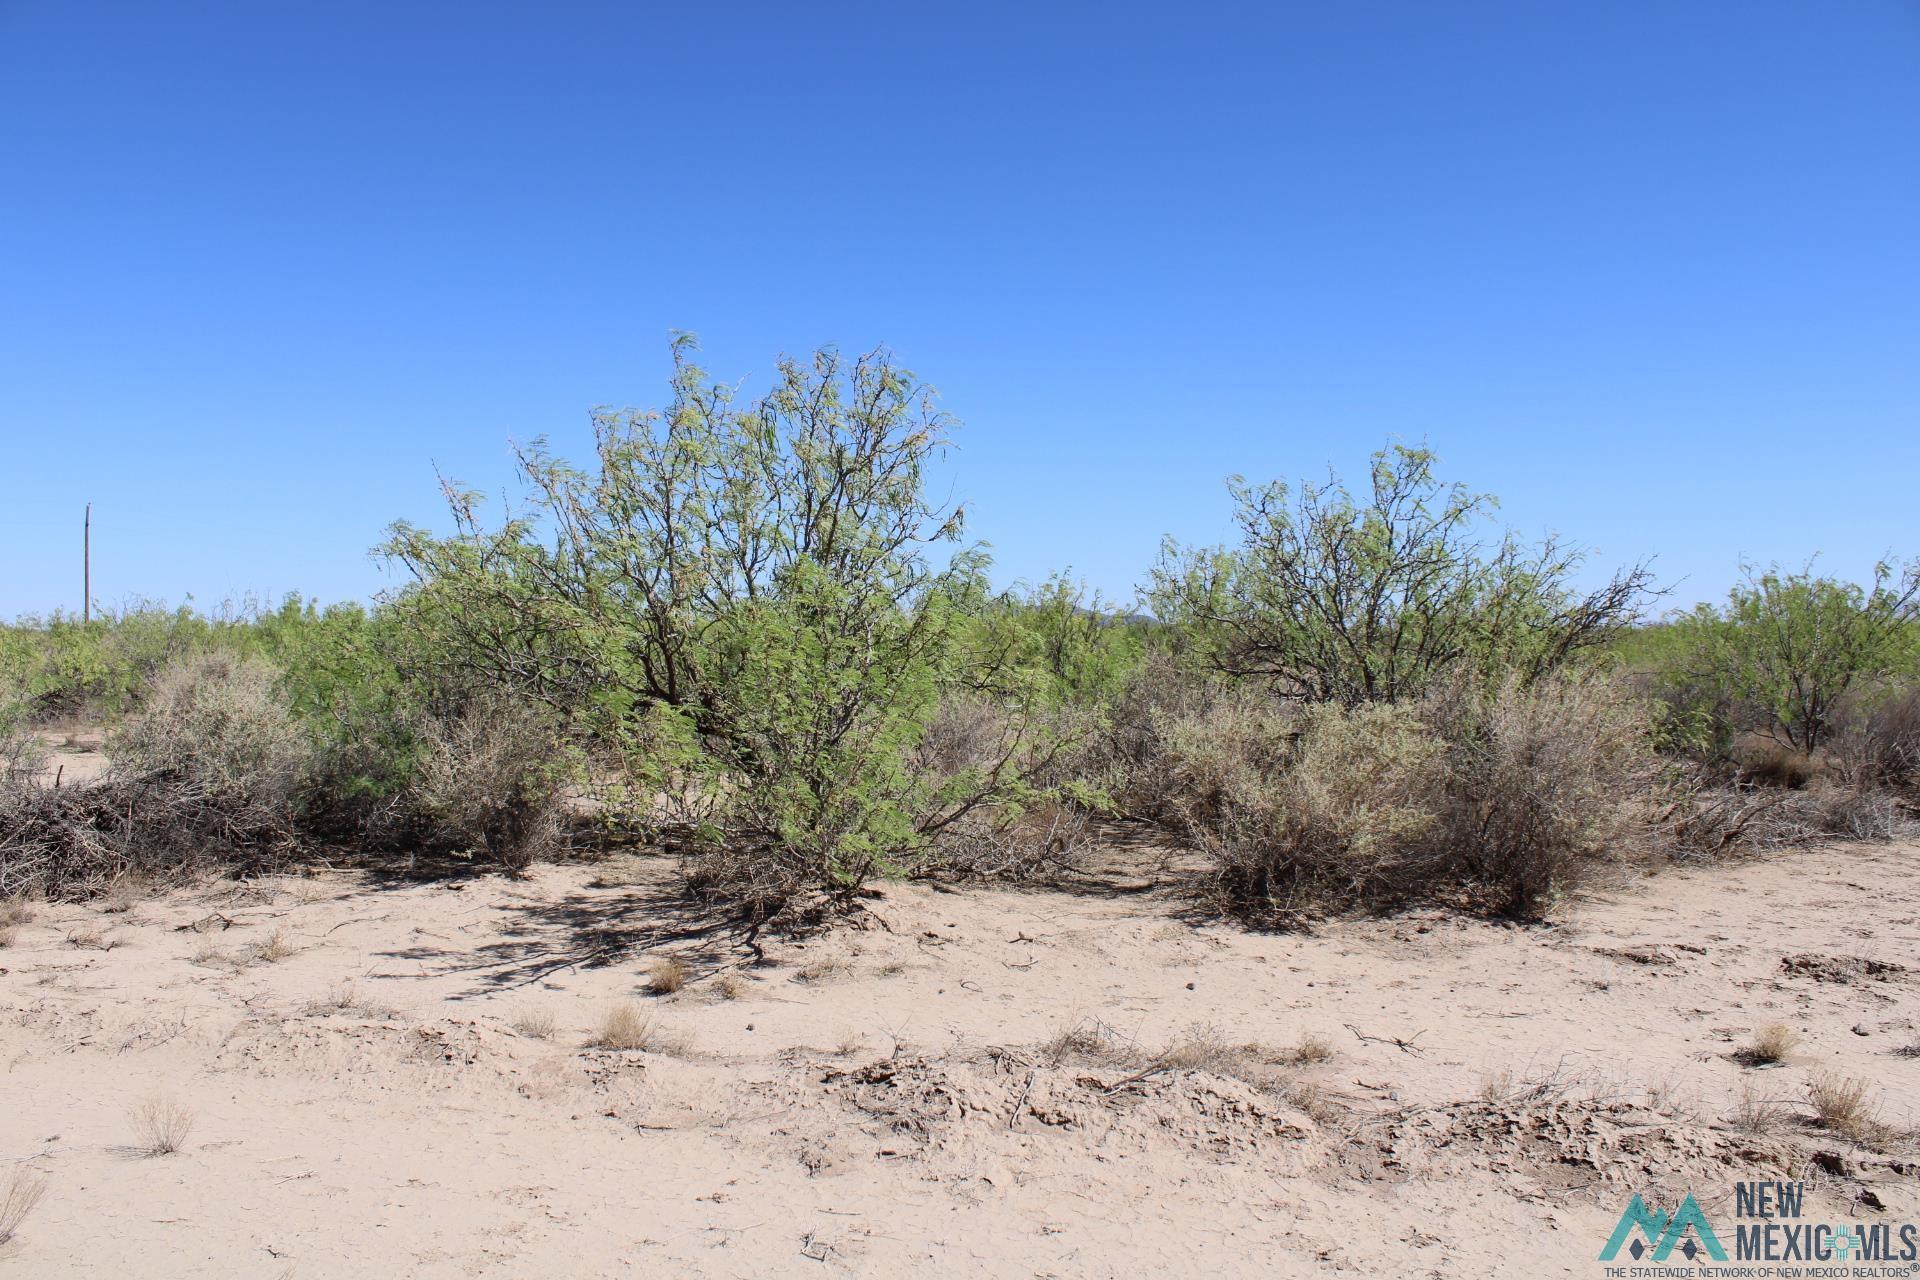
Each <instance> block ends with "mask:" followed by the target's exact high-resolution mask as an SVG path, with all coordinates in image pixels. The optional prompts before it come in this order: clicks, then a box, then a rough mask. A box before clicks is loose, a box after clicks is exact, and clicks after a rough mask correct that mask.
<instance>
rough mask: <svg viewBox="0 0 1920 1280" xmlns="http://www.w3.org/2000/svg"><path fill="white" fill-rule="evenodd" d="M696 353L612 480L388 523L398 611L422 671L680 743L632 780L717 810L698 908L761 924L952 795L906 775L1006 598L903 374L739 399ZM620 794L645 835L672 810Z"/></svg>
mask: <svg viewBox="0 0 1920 1280" xmlns="http://www.w3.org/2000/svg"><path fill="white" fill-rule="evenodd" d="M690 351H691V344H690V342H688V341H682V342H679V343H676V345H675V348H674V360H675V374H674V380H673V391H674V397H673V401H672V403H671V405H670V407H669V408H668V409H667V410H666V411H665V412H663V413H659V414H654V413H642V412H637V411H627V412H606V413H601V414H599V415H597V416H596V447H595V454H596V457H595V465H594V468H593V469H592V471H590V472H588V471H581V470H577V469H575V468H573V467H571V466H569V465H567V464H566V463H564V462H561V461H559V460H558V459H556V458H554V457H553V456H551V455H550V454H549V453H548V452H547V451H546V449H545V448H544V446H541V445H537V444H536V445H535V446H534V447H532V448H530V449H528V450H526V451H524V452H523V453H522V455H521V457H520V465H521V471H522V475H523V477H524V479H525V480H526V482H527V487H528V490H529V498H528V502H527V504H526V505H525V507H524V512H525V514H524V515H523V517H521V518H519V519H514V520H509V521H507V522H506V523H504V524H502V525H500V526H499V527H497V528H488V527H485V526H484V525H483V524H482V522H481V521H480V520H479V518H478V516H477V515H476V512H475V505H474V499H473V498H472V496H471V495H468V494H464V493H460V492H458V491H450V494H449V496H450V499H451V502H452V508H453V513H454V516H455V524H456V529H455V532H454V533H453V535H452V536H450V537H436V536H433V535H431V534H429V533H427V532H425V531H423V530H420V529H417V528H413V527H411V526H406V525H401V526H397V527H396V528H395V529H394V531H393V536H392V539H391V541H390V542H389V544H388V550H389V552H390V554H391V555H393V556H394V557H395V558H396V559H397V560H399V561H400V562H401V563H402V564H404V565H405V566H406V567H407V568H408V569H409V570H411V572H412V573H413V575H414V577H415V584H414V585H413V586H411V587H410V588H408V590H407V591H406V592H405V593H404V594H403V596H402V598H401V599H400V600H399V601H398V602H397V607H398V609H400V610H401V611H402V612H404V613H405V615H406V616H407V617H408V618H409V620H410V622H411V624H412V626H413V629H414V630H415V632H416V633H417V634H419V635H421V636H423V637H430V641H429V642H427V643H423V644H421V645H419V646H417V647H416V648H414V649H413V650H412V651H411V653H410V657H409V660H408V662H406V663H403V674H405V675H406V676H408V677H409V678H412V679H426V680H428V681H430V682H433V683H438V684H441V685H445V686H449V687H452V686H459V685H462V684H465V685H476V684H477V685H480V686H487V687H497V688H502V689H506V690H510V691H512V692H513V694H514V695H515V696H516V697H521V698H526V699H530V700H532V701H534V702H537V703H540V704H542V705H545V706H547V707H549V708H551V709H552V710H553V711H554V713H555V714H556V715H557V716H558V717H560V719H561V721H562V724H563V726H564V728H565V730H566V731H567V732H568V733H569V734H572V735H576V736H577V737H579V738H580V739H582V740H585V741H587V742H589V743H592V744H595V745H597V746H598V747H599V748H600V749H602V750H604V751H606V752H608V753H611V754H613V755H614V756H616V757H631V756H632V755H634V754H635V753H636V752H637V751H640V750H643V749H650V748H665V749H666V752H667V754H666V756H665V757H664V758H662V759H658V760H653V761H645V760H643V761H641V762H640V764H639V767H637V768H635V767H632V766H630V765H629V766H626V767H624V768H623V772H624V774H625V775H626V777H625V778H624V779H623V787H624V786H626V785H627V783H629V782H634V781H637V782H639V783H641V784H643V785H645V784H648V783H652V784H655V785H658V784H669V783H670V784H671V785H673V786H674V787H677V788H678V789H679V791H680V792H681V793H682V794H693V795H696V796H698V797H700V799H701V807H702V808H703V809H704V811H705V813H704V820H703V821H702V822H701V823H699V824H698V825H697V826H696V827H695V828H694V829H693V830H691V831H687V832H684V833H681V835H680V836H679V837H677V839H679V840H680V841H681V844H682V847H684V848H687V849H689V850H690V851H692V852H694V853H695V854H696V855H697V862H698V866H697V869H696V879H697V881H698V883H699V884H700V885H701V886H702V887H704V888H706V889H707V890H709V891H711V892H714V893H717V894H722V895H725V896H727V897H729V898H732V899H735V900H738V901H740V902H742V903H743V904H744V905H745V906H746V908H747V909H748V911H749V912H750V913H751V914H752V915H754V916H755V917H758V918H765V917H768V916H771V915H773V914H777V913H779V912H780V911H782V910H783V909H784V908H785V907H786V906H787V905H788V904H789V903H790V902H791V901H792V900H794V899H795V898H796V897H797V896H800V895H806V894H823V895H825V896H826V897H827V898H829V899H831V900H834V901H836V902H840V903H844V902H847V901H848V900H849V899H850V896H851V894H852V893H853V892H854V891H855V890H857V889H858V888H859V886H860V885H861V884H862V883H864V882H865V881H866V880H867V879H868V878H869V877H871V876H872V875H874V874H877V873H883V872H887V871H890V870H898V869H904V868H906V867H908V866H910V865H911V864H912V863H913V861H914V860H915V859H916V858H917V857H919V856H921V855H922V854H924V853H925V851H926V850H927V847H928V845H929V843H930V841H931V839H932V828H933V827H934V826H936V825H937V824H938V823H939V822H940V820H941V817H942V812H941V811H942V807H943V805H946V806H950V804H951V802H953V801H954V800H955V798H954V797H953V796H951V795H947V794H943V793H942V792H943V788H942V787H940V786H938V785H935V783H934V782H933V780H930V779H928V778H926V777H924V776H921V775H918V774H916V773H915V772H914V771H913V769H912V768H911V767H910V760H911V757H912V753H913V751H914V748H915V747H916V745H917V743H918V741H919V739H920V737H921V734H922V733H923V731H924V728H925V726H926V724H927V723H928V722H929V720H930V719H931V718H932V717H933V715H934V713H935V709H936V708H937V707H938V706H939V705H940V703H941V699H942V698H943V696H945V695H946V694H947V693H948V692H949V691H952V690H955V689H958V688H963V687H966V686H967V680H966V677H967V675H968V671H967V666H968V662H967V659H968V657H969V656H970V655H974V654H977V653H978V647H977V646H975V645H974V644H973V643H972V641H973V638H974V635H975V632H976V626H975V620H976V619H978V617H979V616H980V614H981V613H982V611H983V609H984V608H985V606H986V602H987V599H988V595H987V592H986V590H985V584H984V576H983V573H984V568H985V558H984V556H983V555H982V554H980V553H979V552H978V551H976V550H969V549H965V548H960V547H958V545H957V544H958V542H959V539H960V537H961V529H962V524H961V518H960V513H959V512H958V511H947V510H944V509H940V508H936V507H935V506H934V505H932V504H931V503H930V502H929V501H928V500H927V498H926V496H925V492H924V489H925V486H924V472H925V468H926V466H927V464H928V462H929V460H930V459H931V458H932V457H933V456H934V455H935V454H936V453H937V452H938V451H939V450H940V449H941V448H942V447H943V445H944V441H945V437H946V432H947V430H948V427H949V425H950V424H949V422H948V419H947V418H946V417H945V415H943V414H942V413H940V412H939V411H938V410H937V409H936V408H935V407H934V406H933V403H932V398H931V393H930V391H929V390H928V389H927V388H926V387H925V386H924V385H922V384H921V383H919V382H918V381H917V380H916V379H915V378H914V377H913V376H912V375H911V374H910V373H908V372H907V371H905V370H903V369H901V368H899V367H898V366H897V365H895V364H894V363H893V362H892V360H891V359H890V358H889V357H887V356H886V355H885V354H884V353H874V354H871V355H867V356H862V357H859V358H857V359H852V360H848V359H845V358H843V357H841V356H840V355H839V354H838V353H836V352H833V351H831V350H823V351H820V352H818V353H816V354H815V356H814V357H813V359H812V360H811V361H808V362H801V361H793V360H789V361H784V362H782V364H781V365H780V367H779V372H778V376H777V378H776V380H775V385H774V387H773V389H772V390H771V391H770V392H769V393H768V394H767V395H766V396H764V397H762V398H761V399H759V400H757V401H755V402H753V403H752V404H751V405H747V406H739V405H736V403H735V401H734V397H733V393H732V391H731V389H730V388H727V387H725V386H722V385H714V384H711V383H710V382H709V381H708V379H707V377H706V375H705V374H704V373H703V372H702V371H701V370H700V369H699V368H698V367H697V366H695V365H693V364H692V363H691V362H690V359H689V353H690ZM942 547H947V548H950V549H951V550H950V551H949V553H948V554H947V555H946V556H945V558H944V559H942V558H941V556H940V555H939V554H938V552H939V551H940V549H941V548H942ZM993 683H994V687H995V689H996V691H997V692H998V693H999V694H1000V695H1001V696H1003V697H1007V698H1013V699H1021V698H1024V697H1028V696H1031V691H1030V687H1029V686H1026V685H1023V684H1022V682H1019V681H999V682H993ZM989 785H991V783H989ZM621 798H622V799H623V801H624V802H625V804H626V805H628V806H629V809H630V816H633V817H634V819H635V820H636V821H641V822H646V821H648V820H649V819H648V815H650V814H652V813H654V812H656V811H657V810H658V809H660V808H661V807H663V805H670V804H672V803H673V802H674V797H673V796H671V795H668V796H663V795H661V794H658V793H656V794H651V795H649V794H645V793H644V791H636V790H633V789H628V790H627V791H626V794H624V795H623V796H622V797H621Z"/></svg>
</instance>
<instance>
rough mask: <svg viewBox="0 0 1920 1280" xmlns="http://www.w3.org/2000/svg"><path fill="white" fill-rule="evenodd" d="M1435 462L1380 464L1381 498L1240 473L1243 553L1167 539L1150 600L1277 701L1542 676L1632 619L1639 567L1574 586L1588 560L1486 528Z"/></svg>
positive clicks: (1361, 697) (1237, 493) (1372, 696)
mask: <svg viewBox="0 0 1920 1280" xmlns="http://www.w3.org/2000/svg"><path fill="white" fill-rule="evenodd" d="M1433 465H1434V456H1433V455H1432V454H1431V453H1429V452H1427V451H1426V450H1424V449H1408V448H1402V447H1399V446H1395V447H1394V448H1392V449H1390V450H1385V451H1382V452H1380V453H1377V454H1375V455H1374V458H1373V469H1372V476H1371V480H1372V487H1371V495H1370V496H1369V497H1368V498H1367V499H1365V500H1357V499H1355V498H1354V497H1353V496H1352V495H1351V494H1350V493H1349V492H1348V491H1347V489H1346V487H1345V486H1344V485H1342V484H1341V483H1340V482H1339V481H1338V480H1330V481H1329V482H1328V483H1327V484H1325V485H1311V484H1309V485H1304V486H1302V488H1301V490H1300V494H1299V498H1298V500H1297V502H1296V501H1293V500H1292V499H1291V494H1290V491H1289V490H1288V488H1287V486H1286V485H1285V484H1282V483H1278V482H1276V483H1273V484H1270V485H1267V486H1264V487H1256V486H1253V485H1249V484H1248V483H1246V482H1245V481H1244V480H1242V479H1240V478H1238V477H1235V478H1234V480H1233V481H1232V482H1231V485H1230V488H1231V491H1232V493H1233V496H1234V500H1235V503H1236V505H1237V508H1238V511H1237V515H1236V519H1237V522H1238V524H1239V526H1240V536H1241V540H1240V545H1239V546H1238V547H1236V548H1232V549H1224V548H1213V549H1200V550H1193V549H1183V548H1181V547H1179V546H1177V545H1176V544H1174V543H1173V542H1171V541H1169V542H1168V543H1167V544H1166V546H1165V549H1164V550H1163V552H1162V555H1161V560H1160V563H1159V565H1158V566H1157V567H1156V568H1155V569H1154V571H1153V575H1152V580H1151V584H1150V586H1149V589H1148V598H1149V599H1150V600H1151V602H1152V604H1153V607H1154V611H1155V613H1156V614H1157V615H1158V616H1159V617H1160V618H1162V619H1163V620H1165V621H1167V622H1170V623H1175V624H1177V625H1178V626H1180V627H1181V628H1183V629H1185V630H1187V631H1188V632H1190V633H1191V639H1192V643H1193V644H1194V645H1195V652H1196V656H1197V657H1198V659H1199V660H1200V661H1201V662H1203V663H1204V664H1206V665H1207V666H1209V667H1210V668H1212V669H1213V670H1217V671H1219V672H1221V673H1223V674H1226V675H1229V676H1234V677H1242V678H1253V679H1257V680H1259V681H1261V682H1263V683H1266V684H1268V685H1270V686H1271V687H1273V688H1274V689H1276V690H1277V691H1278V692H1280V693H1282V694H1284V695H1286V696H1289V697H1297V698H1302V699H1305V700H1308V701H1315V702H1338V703H1340V704H1342V705H1345V706H1356V705H1358V704H1360V703H1363V702H1374V701H1386V702H1392V701H1397V700H1400V699H1402V698H1411V697H1418V696H1419V695H1420V694H1421V693H1423V692H1424V691H1426V690H1427V689H1428V688H1431V687H1433V686H1434V685H1435V684H1436V683H1437V682H1438V681H1440V680H1441V679H1443V678H1452V677H1456V676H1459V675H1461V674H1463V673H1464V674H1469V675H1472V676H1473V677H1475V678H1478V679H1482V680H1487V681H1494V680H1499V679H1502V678H1505V677H1506V676H1507V675H1510V674H1511V675H1516V676H1518V677H1519V678H1522V679H1536V678H1538V677H1540V676H1542V675H1544V674H1546V673H1548V672H1551V671H1554V670H1557V669H1559V668H1561V667H1563V666H1565V665H1567V664H1568V663H1570V662H1572V661H1574V660H1576V659H1577V658H1579V657H1581V656H1582V655H1585V654H1588V653H1590V652H1592V651H1595V650H1598V649H1600V648H1601V647H1603V646H1604V645H1605V644H1607V642H1608V641H1609V640H1611V639H1612V638H1613V637H1614V636H1615V635H1617V634H1618V633H1619V632H1620V631H1622V630H1623V629H1624V628H1626V627H1627V626H1628V625H1630V624H1631V623H1632V621H1633V620H1634V618H1635V616H1636V615H1637V612H1638V608H1639V605H1640V603H1641V602H1642V600H1643V599H1644V598H1645V596H1646V594H1647V589H1648V585H1649V583H1650V581H1651V577H1650V574H1649V573H1648V571H1647V569H1646V568H1645V567H1644V566H1636V567H1634V568H1632V569H1628V570H1626V571H1624V572H1622V573H1619V574H1616V575H1615V576H1614V577H1613V578H1612V579H1611V580H1610V581H1608V582H1607V583H1606V584H1605V585H1604V586H1602V587H1601V588H1599V589H1598V590H1597V591H1592V592H1584V593H1583V592H1581V591H1579V590H1577V589H1576V588H1575V587H1574V586H1573V578H1574V575H1575V573H1576V571H1577V570H1578V569H1579V568H1580V566H1581V564H1582V563H1583V561H1584V559H1585V556H1584V553H1582V552H1581V551H1579V550H1577V549H1571V548H1568V547H1566V546H1564V545H1562V544H1561V543H1559V542H1557V541H1554V540H1552V539H1549V540H1547V541H1546V542H1544V543H1542V544H1540V545H1538V546H1535V547H1527V546H1525V545H1523V544H1522V543H1521V542H1520V541H1519V540H1518V539H1517V538H1516V537H1515V536H1514V535H1513V534H1511V533H1509V534H1506V535H1504V536H1502V537H1501V538H1499V539H1498V540H1495V541H1491V542H1490V541H1488V540H1486V539H1485V538H1484V537H1483V536H1482V535H1481V534H1480V532H1479V530H1480V528H1481V526H1482V525H1483V523H1484V522H1485V521H1486V519H1488V518H1489V516H1490V515H1491V512H1492V510H1493V508H1494V506H1495V503H1494V500H1493V499H1492V498H1490V497H1488V496H1486V495H1483V494H1475V493H1472V492H1470V491H1468V490H1467V489H1466V488H1465V487H1463V486H1461V485H1458V484H1454V485H1442V484H1441V482H1440V481H1439V480H1438V479H1437V478H1436V477H1435V475H1434V471H1433Z"/></svg>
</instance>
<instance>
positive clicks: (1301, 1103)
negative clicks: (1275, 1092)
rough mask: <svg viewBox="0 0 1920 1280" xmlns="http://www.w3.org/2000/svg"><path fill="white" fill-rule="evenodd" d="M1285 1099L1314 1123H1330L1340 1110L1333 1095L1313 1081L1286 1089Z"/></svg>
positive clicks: (1339, 1113) (1340, 1114) (1334, 1119)
mask: <svg viewBox="0 0 1920 1280" xmlns="http://www.w3.org/2000/svg"><path fill="white" fill-rule="evenodd" d="M1287 1101H1288V1102H1291V1103H1292V1104H1293V1105H1294V1106H1296V1107H1298V1108H1300V1110H1302V1111H1304V1112H1306V1113H1307V1115H1308V1116H1309V1117H1311V1118H1312V1120H1313V1122H1314V1123H1315V1124H1324V1125H1331V1124H1333V1123H1335V1122H1336V1121H1338V1120H1339V1119H1341V1117H1342V1114H1343V1113H1342V1112H1341V1110H1340V1107H1339V1106H1338V1104H1336V1103H1335V1102H1334V1100H1333V1096H1332V1095H1331V1094H1329V1093H1328V1092H1327V1091H1326V1089H1324V1088H1322V1087H1321V1086H1320V1085H1319V1084H1317V1083H1315V1082H1313V1081H1306V1082H1304V1083H1301V1084H1296V1085H1294V1086H1293V1087H1292V1088H1290V1089H1288V1090H1287Z"/></svg>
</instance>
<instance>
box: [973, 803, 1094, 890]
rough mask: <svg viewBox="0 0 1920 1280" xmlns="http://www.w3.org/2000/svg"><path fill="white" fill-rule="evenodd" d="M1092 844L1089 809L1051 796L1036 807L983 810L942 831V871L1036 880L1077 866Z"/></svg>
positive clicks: (979, 878) (991, 877)
mask: <svg viewBox="0 0 1920 1280" xmlns="http://www.w3.org/2000/svg"><path fill="white" fill-rule="evenodd" d="M1092 846H1093V823H1092V820H1091V818H1090V817H1089V816H1088V814H1087V813H1086V811H1085V810H1083V809H1080V808H1078V807H1076V806H1073V805H1069V804H1065V803H1062V802H1061V801H1058V800H1047V801H1043V802H1042V803H1041V804H1039V805H1037V806H1036V807H1034V808H1032V809H1025V810H1020V811H1017V812H1013V813H1007V812H1004V811H1002V812H984V811H983V812H979V813H977V814H974V815H969V819H968V820H966V821H963V822H959V823H955V824H954V825H953V826H952V827H950V828H948V829H947V830H946V831H944V832H942V833H941V835H940V838H939V842H938V845H937V861H938V864H939V868H940V869H941V870H942V871H946V872H949V873H951V874H953V875H955V876H958V877H962V878H966V879H975V880H1036V879H1040V878H1042V877H1045V876H1048V875H1054V874H1058V873H1060V872H1071V871H1074V870H1076V869H1078V867H1079V865H1080V859H1081V858H1082V856H1084V855H1085V853H1086V852H1087V851H1088V850H1089V849H1091V848H1092Z"/></svg>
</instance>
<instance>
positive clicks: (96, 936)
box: [67, 929, 120, 951]
mask: <svg viewBox="0 0 1920 1280" xmlns="http://www.w3.org/2000/svg"><path fill="white" fill-rule="evenodd" d="M67 945H68V946H70V947H73V948H75V949H77V950H81V951H111V950H113V949H114V948H115V947H117V946H119V945H120V940H119V939H118V938H114V937H112V936H110V935H108V934H105V933H102V932H101V931H100V930H98V929H75V930H74V931H73V932H72V933H69V934H68V935H67Z"/></svg>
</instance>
